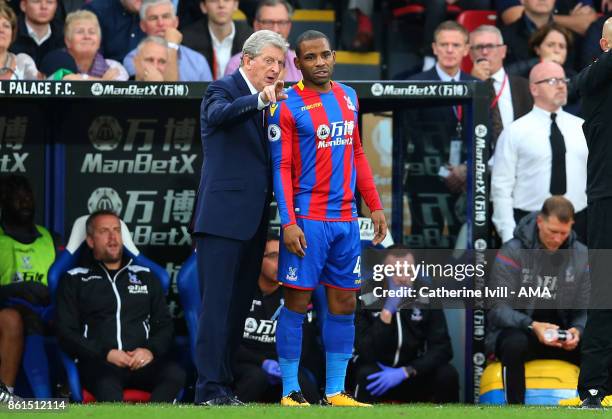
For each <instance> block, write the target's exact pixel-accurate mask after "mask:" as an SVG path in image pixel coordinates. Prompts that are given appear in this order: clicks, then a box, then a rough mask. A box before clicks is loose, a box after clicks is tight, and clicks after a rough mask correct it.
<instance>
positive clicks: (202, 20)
mask: <svg viewBox="0 0 612 419" xmlns="http://www.w3.org/2000/svg"><path fill="white" fill-rule="evenodd" d="M302 3H306V2H304V1H302ZM308 3H309V5H310V3H311V2H308ZM318 3H319V7H326V6H327V7H332V8H335V10H336V19H337V20H338V22H344V21H345V20H346V19H345V18H346V16H350V18H351V19H353V21H354V22H355V23H356V28H355V30H354V34H352V37H351V39H352V41H350V42H343V41H341V40H340V39H339V40H338V41H337V42H336V43H337V44H338V45H337V47H338V48H339V49H345V50H351V51H359V52H364V51H374V50H376V49H377V48H379V49H380V42H375V41H376V39H375V36H374V34H375V28H376V27H378V26H380V25H381V24H382V25H386V24H387V22H386V19H389V18H390V19H403V18H405V17H406V16H411V15H419V19H417V20H416V25H417V26H420V27H421V32H422V37H421V39H418V40H415V41H410V40H406V39H395V40H392V42H398V41H400V42H402V43H404V44H407V45H411V44H414V45H412V46H413V49H414V50H416V51H418V54H419V55H420V56H421V59H422V71H426V70H429V69H431V68H432V67H433V66H434V65H435V63H436V54H435V52H434V50H433V46H432V45H434V44H435V42H434V32H435V30H436V28H437V27H438V25H439V24H440V23H442V22H443V21H445V20H447V19H449V18H451V19H452V18H454V17H456V16H457V14H458V13H460V12H461V11H474V10H491V11H493V12H494V13H496V14H497V26H498V27H499V29H500V30H501V33H502V35H503V39H504V45H505V46H506V47H505V48H506V62H505V65H506V69H507V71H508V74H510V75H519V76H523V77H526V76H527V75H528V73H529V70H530V69H531V68H532V67H533V66H534V65H535V64H536V63H537V62H539V61H541V60H552V61H555V62H557V63H559V64H561V65H563V66H564V68H565V71H566V74H567V75H568V76H569V77H571V76H572V75H574V74H576V72H577V71H579V70H580V69H581V68H583V67H584V66H585V65H588V63H589V62H591V61H592V59H593V58H594V57H596V56H597V55H598V49H597V44H598V42H597V41H598V39H599V38H598V37H599V34H600V33H601V27H602V25H603V21H604V20H605V13H608V2H607V0H603V1H601V2H600V1H597V0H590V1H589V0H587V1H582V2H578V1H556V2H555V0H546V1H536V0H525V1H519V0H505V1H502V0H498V1H493V0H437V1H421V0H393V1H385V2H380V3H378V2H373V1H372V0H343V1H338V2H325V1H323V2H318ZM0 4H2V6H1V8H0V21H1V22H2V33H1V36H2V41H1V43H0V62H2V63H3V65H2V69H3V74H2V75H0V77H3V78H12V79H22V80H32V79H41V78H50V79H54V80H60V79H63V78H65V77H67V76H72V77H68V79H73V80H74V79H88V78H89V77H91V78H92V79H96V78H98V79H103V80H126V79H127V78H128V77H129V78H131V79H134V77H135V69H134V63H133V58H134V55H135V54H136V48H137V47H138V45H139V43H140V42H141V41H142V40H143V39H144V38H145V37H147V36H153V35H154V36H159V37H162V38H164V39H165V40H166V42H167V46H166V48H167V49H168V64H167V66H166V68H165V70H164V74H163V75H164V80H165V81H177V80H180V81H210V80H213V79H217V78H219V77H221V76H223V75H224V74H228V73H229V72H231V71H233V70H235V69H236V68H237V66H238V65H239V63H240V54H239V53H240V51H241V46H242V44H243V43H244V41H245V40H246V38H247V37H248V36H249V35H250V34H251V33H252V32H253V31H257V30H260V29H272V30H274V31H276V32H278V33H279V34H281V35H282V36H284V37H285V38H286V39H289V33H290V31H291V26H292V22H291V21H292V15H293V12H294V10H295V8H299V7H301V3H300V1H299V0H293V1H268V2H257V1H245V0H243V1H240V2H239V1H238V0H213V1H207V0H203V1H201V2H198V1H196V0H175V1H170V0H168V1H167V2H163V1H154V0H120V1H110V0H86V1H83V0H74V1H69V0H62V1H58V0H44V1H43V0H40V1H39V0H19V1H17V0H2V1H0ZM84 10H85V11H90V12H91V13H93V15H95V18H94V17H93V16H92V15H90V14H86V13H84V12H83V11H84ZM388 16H391V17H388ZM245 17H246V18H245ZM412 24H414V22H413V23H412ZM341 31H345V32H346V30H345V29H344V28H342V29H341ZM417 44H418V45H417ZM496 48H499V47H496ZM292 57H293V56H292V55H291V53H290V54H288V56H287V58H288V60H287V62H288V63H289V64H288V68H287V70H286V72H287V78H286V79H287V80H289V81H294V80H296V79H297V78H299V73H298V72H296V70H295V68H293V67H294V66H293V64H292V61H293V60H292V59H291V58H292ZM384 59H386V57H383V60H384ZM382 64H383V65H384V64H385V63H384V61H383V63H382ZM404 70H405V71H407V72H408V73H406V72H405V71H402V70H401V69H400V71H396V72H395V73H394V74H389V75H390V76H393V77H394V78H395V76H397V77H404V78H407V77H409V76H412V75H414V74H415V73H418V71H416V70H414V69H412V68H405V69H404Z"/></svg>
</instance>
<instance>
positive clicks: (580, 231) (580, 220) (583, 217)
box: [514, 208, 588, 244]
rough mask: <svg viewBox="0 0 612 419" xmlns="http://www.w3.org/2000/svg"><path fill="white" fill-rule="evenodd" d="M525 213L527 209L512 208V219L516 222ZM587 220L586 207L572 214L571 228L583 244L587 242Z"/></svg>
mask: <svg viewBox="0 0 612 419" xmlns="http://www.w3.org/2000/svg"><path fill="white" fill-rule="evenodd" d="M527 214H529V212H528V211H523V210H520V209H517V208H514V221H515V222H516V223H517V224H518V222H519V221H520V220H521V218H523V217H524V216H526V215H527ZM587 222H588V215H587V209H586V208H585V209H583V210H582V211H578V212H577V213H576V214H574V226H573V230H574V231H575V232H576V235H577V236H578V241H580V242H581V243H584V244H586V243H587V236H588V232H587V230H588V227H587Z"/></svg>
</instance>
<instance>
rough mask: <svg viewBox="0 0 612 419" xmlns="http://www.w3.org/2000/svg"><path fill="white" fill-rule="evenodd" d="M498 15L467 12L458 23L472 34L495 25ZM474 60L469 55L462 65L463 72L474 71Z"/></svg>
mask: <svg viewBox="0 0 612 419" xmlns="http://www.w3.org/2000/svg"><path fill="white" fill-rule="evenodd" d="M496 22H497V13H495V10H465V11H463V12H461V13H460V14H459V16H457V23H459V24H460V25H462V26H463V27H464V28H465V29H467V30H468V32H472V31H473V30H474V29H476V28H477V27H479V26H480V25H495V23H496ZM473 66H474V64H473V63H472V59H471V58H470V56H469V55H468V56H467V57H465V58H464V59H463V62H462V63H461V71H463V72H465V73H469V72H470V71H472V67H473Z"/></svg>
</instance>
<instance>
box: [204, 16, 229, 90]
mask: <svg viewBox="0 0 612 419" xmlns="http://www.w3.org/2000/svg"><path fill="white" fill-rule="evenodd" d="M208 32H209V33H210V39H212V44H213V51H214V53H215V68H214V69H213V73H214V74H213V75H214V76H215V79H219V78H221V77H223V75H224V74H225V67H227V63H228V62H229V60H230V58H232V45H233V43H234V36H236V25H234V22H232V32H231V33H230V34H229V35H228V36H226V37H225V38H224V39H223V41H219V40H218V39H217V37H216V36H215V34H214V33H213V31H212V29H210V24H209V25H208Z"/></svg>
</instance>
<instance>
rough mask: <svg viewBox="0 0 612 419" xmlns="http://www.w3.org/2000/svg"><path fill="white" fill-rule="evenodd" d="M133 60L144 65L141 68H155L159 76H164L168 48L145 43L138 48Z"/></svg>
mask: <svg viewBox="0 0 612 419" xmlns="http://www.w3.org/2000/svg"><path fill="white" fill-rule="evenodd" d="M135 58H136V59H138V60H141V62H142V63H143V64H145V65H144V66H143V68H146V66H151V67H154V68H156V69H157V71H159V72H160V73H161V74H164V71H166V65H167V64H168V48H166V47H164V46H163V45H159V44H156V43H154V42H147V43H146V44H144V45H143V46H142V47H141V48H140V51H139V52H138V54H136V57H135Z"/></svg>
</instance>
